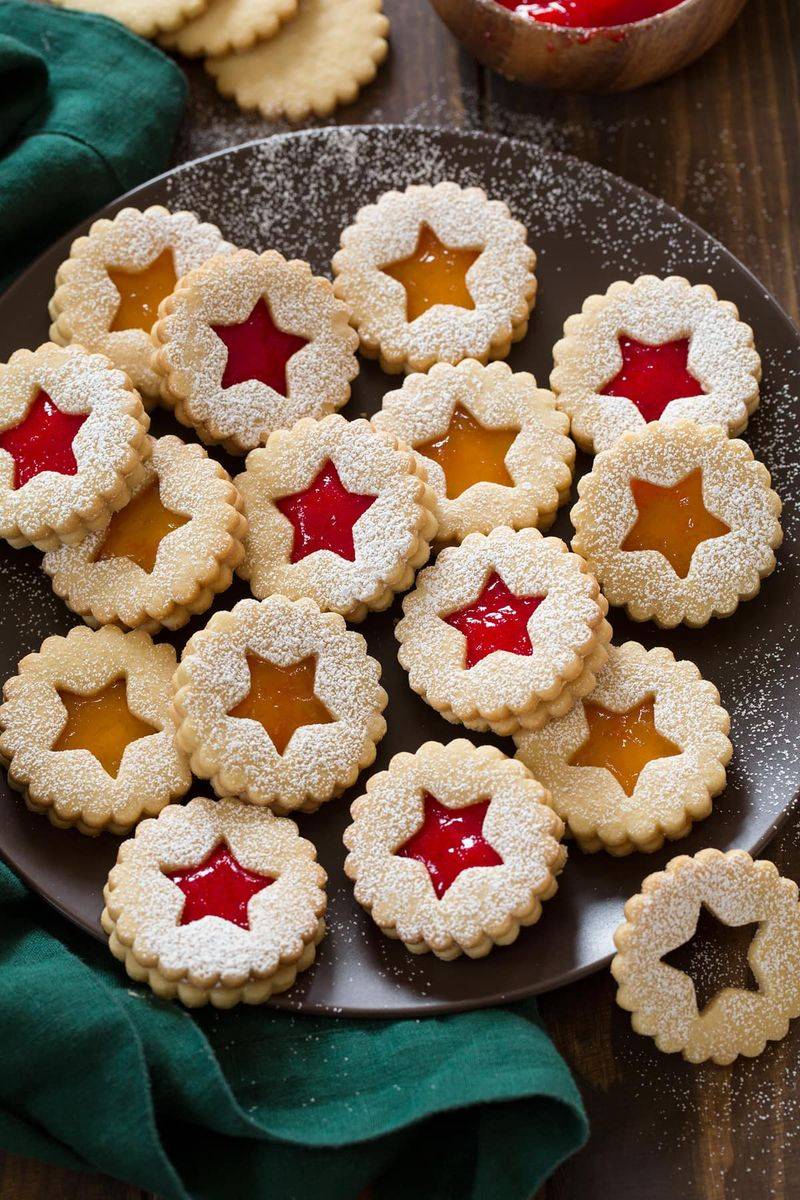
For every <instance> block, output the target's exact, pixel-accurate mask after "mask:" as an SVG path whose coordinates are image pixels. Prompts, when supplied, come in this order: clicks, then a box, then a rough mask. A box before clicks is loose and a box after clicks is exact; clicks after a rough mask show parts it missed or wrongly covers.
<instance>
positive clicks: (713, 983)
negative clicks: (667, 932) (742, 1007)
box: [661, 904, 760, 1013]
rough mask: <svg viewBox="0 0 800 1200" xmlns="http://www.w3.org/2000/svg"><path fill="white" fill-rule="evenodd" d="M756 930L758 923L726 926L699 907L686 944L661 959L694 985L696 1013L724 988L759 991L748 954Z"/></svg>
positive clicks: (704, 906) (711, 913)
mask: <svg viewBox="0 0 800 1200" xmlns="http://www.w3.org/2000/svg"><path fill="white" fill-rule="evenodd" d="M759 928H760V925H759V922H758V921H754V922H751V923H749V924H747V925H727V924H726V923H725V922H724V921H720V920H719V918H718V917H716V916H715V915H714V913H713V912H711V910H710V909H709V908H707V907H706V905H705V904H702V905H701V906H700V914H699V916H698V919H697V926H696V928H695V931H694V933H693V934H692V936H691V938H690V939H689V941H688V942H683V943H682V944H681V945H680V946H678V947H677V948H676V949H675V950H671V951H670V952H669V954H665V955H664V957H663V958H662V959H661V961H662V962H663V963H665V964H666V966H668V967H674V969H675V970H676V971H682V972H683V974H684V975H688V976H689V978H690V979H691V981H692V983H693V984H694V992H695V997H696V1000H697V1009H698V1012H700V1013H702V1012H704V1011H705V1009H706V1008H707V1007H708V1005H709V1004H710V1003H711V1002H712V1000H714V998H715V997H716V996H718V995H719V993H720V992H722V991H724V990H725V989H726V988H739V989H742V990H744V991H750V992H757V991H758V983H757V981H756V979H755V976H754V975H753V972H752V970H751V967H750V961H749V958H748V952H749V949H750V945H751V943H752V941H753V938H754V936H755V934H756V933H757V932H758V930H759Z"/></svg>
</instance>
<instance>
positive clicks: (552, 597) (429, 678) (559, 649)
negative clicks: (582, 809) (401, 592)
mask: <svg viewBox="0 0 800 1200" xmlns="http://www.w3.org/2000/svg"><path fill="white" fill-rule="evenodd" d="M607 611H608V605H607V603H606V601H605V599H604V598H603V596H602V595H601V593H600V588H599V587H598V584H597V580H596V579H595V578H594V576H593V575H590V574H589V571H588V570H587V567H586V563H585V562H584V561H583V559H581V558H579V557H578V556H577V555H576V554H570V552H569V550H568V549H567V547H566V546H565V544H564V543H563V542H562V541H561V540H560V539H559V538H544V537H542V535H541V534H540V533H539V531H538V530H536V529H523V530H520V531H519V532H517V533H515V532H514V531H513V530H511V529H506V528H503V527H502V526H501V527H500V528H498V529H494V530H492V532H491V533H489V534H488V535H486V536H484V535H483V534H480V533H471V534H470V535H469V537H467V538H465V540H464V541H463V542H462V543H461V545H460V546H454V547H450V548H448V549H446V550H443V551H442V553H441V554H440V555H439V557H438V559H437V561H436V563H435V564H434V566H432V567H428V568H427V569H426V570H425V571H422V572H421V573H420V575H419V576H418V578H417V584H416V587H415V589H414V591H413V592H411V593H410V594H409V595H408V596H406V598H405V600H404V601H403V613H404V614H405V615H404V617H403V619H402V621H401V622H400V623H399V625H398V626H397V630H396V633H397V638H398V641H399V642H400V652H399V656H398V657H399V659H400V663H401V665H402V666H403V667H405V669H406V670H407V671H408V675H409V683H410V684H411V687H412V688H413V690H414V691H415V692H417V693H418V694H419V695H420V696H422V698H423V700H425V701H426V702H427V703H428V704H430V705H431V707H433V708H435V709H436V710H437V711H438V712H440V713H441V714H442V716H443V717H445V718H446V719H447V720H448V721H452V722H460V723H461V724H462V725H466V726H467V727H468V728H469V729H476V730H481V731H485V730H487V729H492V730H493V731H494V732H495V733H498V734H501V735H505V734H509V733H515V732H516V731H517V730H519V729H539V728H541V726H542V725H544V724H546V722H547V721H550V720H553V719H555V718H556V717H561V716H564V714H565V713H567V712H569V710H570V709H571V708H572V706H573V704H574V703H575V702H576V700H578V699H579V698H580V697H581V696H584V695H586V694H587V693H588V692H590V691H591V690H592V688H593V687H594V684H595V675H596V673H597V672H598V671H599V669H600V668H601V667H602V666H603V664H604V662H605V661H606V659H607V657H608V649H607V645H608V641H609V639H610V637H611V627H610V626H609V624H608V622H607V621H606V620H605V615H606V612H607Z"/></svg>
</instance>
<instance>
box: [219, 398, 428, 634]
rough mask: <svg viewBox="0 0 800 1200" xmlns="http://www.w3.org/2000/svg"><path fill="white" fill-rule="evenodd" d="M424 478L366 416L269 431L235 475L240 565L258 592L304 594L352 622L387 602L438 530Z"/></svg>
mask: <svg viewBox="0 0 800 1200" xmlns="http://www.w3.org/2000/svg"><path fill="white" fill-rule="evenodd" d="M424 479H425V477H424V471H423V470H422V468H421V467H420V466H419V465H418V461H417V460H416V459H415V457H414V454H413V453H412V452H411V451H410V450H408V449H407V448H406V447H403V446H400V445H399V444H398V443H397V442H396V441H395V439H394V438H392V437H391V436H390V435H389V434H388V433H383V432H381V431H380V430H376V429H374V428H373V426H372V425H370V423H369V422H368V421H361V420H360V421H345V419H344V417H340V416H330V417H326V418H325V419H324V420H322V421H311V420H306V421H299V422H298V423H297V425H295V427H294V428H293V429H290V430H288V431H283V430H280V431H278V432H277V433H273V434H272V435H271V437H270V439H269V441H268V442H267V445H266V446H265V447H264V448H263V449H260V450H254V451H253V452H252V454H249V455H248V457H247V469H246V470H245V471H244V472H243V474H241V475H238V476H237V477H236V479H235V481H234V482H235V483H236V486H237V488H238V489H239V492H240V493H241V496H242V500H243V501H244V511H245V515H246V517H247V520H248V526H249V529H248V535H247V540H246V543H245V549H246V556H245V561H244V563H243V564H242V566H241V567H240V568H239V574H240V575H242V576H243V577H244V578H245V579H247V580H249V582H250V587H251V589H252V591H253V594H254V595H255V596H259V597H264V596H270V595H272V593H273V592H282V593H283V594H284V595H286V596H291V597H292V598H293V599H297V598H298V597H300V596H310V597H311V599H312V600H315V601H316V603H317V604H318V605H319V606H320V608H322V609H327V610H330V611H333V612H339V613H341V614H342V615H343V616H345V617H347V619H348V620H349V621H361V620H363V618H364V617H365V616H366V615H367V612H368V611H370V610H373V611H376V610H377V611H380V610H382V609H384V608H388V607H389V605H390V604H391V602H392V599H393V597H394V595H395V594H396V593H397V592H402V591H405V589H406V588H408V587H410V586H411V583H412V582H413V579H414V572H415V571H416V569H417V568H418V567H420V566H421V565H422V564H423V563H424V562H426V561H427V559H428V556H429V554H430V542H431V539H432V538H433V536H434V535H435V533H436V527H437V526H436V517H435V516H434V513H433V509H434V505H435V500H434V496H433V493H432V491H431V489H430V488H429V487H428V486H427V484H426V483H425V481H424Z"/></svg>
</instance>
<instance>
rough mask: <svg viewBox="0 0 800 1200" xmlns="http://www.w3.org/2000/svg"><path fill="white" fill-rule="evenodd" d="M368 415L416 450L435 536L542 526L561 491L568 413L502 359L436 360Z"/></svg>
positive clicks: (567, 463)
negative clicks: (431, 497) (431, 498)
mask: <svg viewBox="0 0 800 1200" xmlns="http://www.w3.org/2000/svg"><path fill="white" fill-rule="evenodd" d="M372 420H373V424H374V425H376V426H377V427H378V428H379V429H385V430H387V431H388V432H389V433H392V434H394V435H395V437H397V438H399V440H400V441H402V442H405V443H406V444H407V445H410V446H412V447H413V448H414V449H415V450H416V452H417V454H419V455H420V457H421V458H422V460H423V466H424V467H425V471H426V473H427V476H428V483H429V484H430V486H431V489H432V490H433V492H434V494H435V496H436V516H437V519H438V521H439V531H438V534H437V538H438V539H439V540H440V541H443V542H449V541H460V540H461V539H462V538H465V537H466V536H467V534H468V533H475V532H478V533H488V532H489V531H490V530H491V529H494V528H495V527H496V526H498V525H507V526H509V527H510V528H513V529H521V528H523V527H524V526H528V525H533V526H536V527H537V528H539V529H546V528H547V527H548V526H549V525H550V524H552V521H553V519H554V517H555V515H556V510H557V508H558V506H559V504H563V502H564V501H565V500H566V498H567V496H568V495H569V489H570V484H571V482H572V466H573V463H574V461H575V447H574V445H573V443H572V442H571V441H570V439H569V437H568V436H567V434H568V432H569V420H568V418H567V417H566V416H565V415H564V414H563V413H560V412H557V411H556V407H555V402H554V399H553V395H552V392H548V391H546V390H545V389H544V388H539V387H537V386H536V380H535V379H534V377H533V376H532V375H529V374H528V373H527V372H518V373H516V374H515V373H513V372H512V371H511V368H510V367H508V366H506V364H505V363H491V364H490V365H489V366H488V367H487V366H483V365H482V364H481V363H478V362H475V360H474V359H465V360H464V362H462V363H459V365H458V366H457V367H453V366H450V365H449V364H447V363H437V364H436V365H435V366H434V367H432V368H431V370H430V371H429V372H428V374H427V375H422V374H419V375H409V376H408V377H407V378H406V380H405V383H404V384H403V386H402V388H400V389H399V390H398V391H395V392H389V393H388V394H387V395H386V396H384V398H383V406H382V408H381V411H380V412H379V413H377V414H376V416H374V417H373V419H372Z"/></svg>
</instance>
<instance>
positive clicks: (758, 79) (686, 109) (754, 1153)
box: [0, 0, 800, 1200]
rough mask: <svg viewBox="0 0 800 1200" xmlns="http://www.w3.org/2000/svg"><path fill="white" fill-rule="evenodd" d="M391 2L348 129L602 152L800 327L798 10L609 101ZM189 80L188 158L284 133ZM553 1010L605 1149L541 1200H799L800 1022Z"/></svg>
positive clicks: (44, 1192)
mask: <svg viewBox="0 0 800 1200" xmlns="http://www.w3.org/2000/svg"><path fill="white" fill-rule="evenodd" d="M385 7H386V10H387V12H388V13H389V16H390V17H391V19H392V26H393V28H392V53H391V58H390V61H389V63H388V65H387V67H386V68H385V69H384V70H383V71H382V72H381V75H380V76H379V79H378V80H377V81H376V83H375V84H374V85H373V86H371V87H370V88H368V89H367V90H366V91H365V92H364V93H363V94H362V96H361V98H360V99H359V100H358V102H357V103H356V104H355V105H353V106H352V107H351V108H348V109H345V110H343V111H342V112H341V113H340V114H338V116H337V120H338V122H339V123H366V122H372V121H408V120H414V121H417V122H421V123H427V124H441V125H448V126H451V127H460V128H482V129H487V130H494V131H497V132H499V133H504V134H511V135H514V136H517V137H524V138H530V139H532V140H535V141H536V142H537V143H539V144H542V145H544V146H545V147H550V148H552V149H557V150H563V151H567V152H569V153H572V154H576V155H578V156H579V157H581V158H585V159H589V160H591V161H592V162H595V163H598V164H600V165H602V166H604V167H607V168H608V169H609V170H612V171H615V172H617V173H618V174H620V175H622V176H624V177H625V178H627V179H629V180H631V181H632V182H634V183H637V184H639V185H641V186H642V187H644V188H646V189H648V190H649V191H651V192H654V193H655V194H656V195H659V196H661V197H663V198H664V199H666V200H667V201H669V202H670V203H671V204H674V205H675V206H676V207H678V208H680V209H681V210H682V211H683V212H684V213H686V214H687V215H688V216H689V217H692V218H693V219H694V220H696V221H697V222H698V223H699V224H700V225H702V226H704V227H705V228H706V229H707V230H709V231H710V232H711V233H713V234H715V235H716V236H717V237H718V238H719V239H720V240H721V241H722V242H724V243H725V245H726V246H728V247H729V249H730V250H732V251H733V253H734V254H736V255H737V256H738V257H739V258H741V259H742V261H743V262H745V263H746V264H747V265H748V266H749V267H750V268H751V269H752V270H753V271H754V273H755V274H756V275H757V276H759V278H760V279H762V280H763V282H764V283H765V285H766V286H767V287H768V288H769V289H770V290H771V291H772V292H773V293H774V294H775V295H776V296H777V297H778V299H779V300H780V301H781V302H782V303H783V305H784V307H785V308H786V309H787V310H788V311H789V313H790V314H791V315H792V316H793V317H794V318H795V320H797V319H798V318H800V294H799V288H800V283H799V281H800V271H799V270H798V267H799V266H800V263H799V261H798V258H799V256H800V220H798V215H797V213H798V195H800V144H799V143H798V131H799V130H800V82H799V76H800V54H799V53H798V47H800V5H798V4H797V2H796V0H750V3H749V4H748V5H747V7H746V9H745V11H744V14H743V16H742V17H741V18H740V20H739V21H738V22H737V24H736V25H735V26H734V28H733V29H732V30H731V32H730V33H729V34H728V35H727V37H726V38H725V39H724V40H723V41H722V42H721V43H720V44H719V45H718V46H717V47H716V48H715V49H714V50H712V51H711V53H710V54H708V55H707V56H706V57H705V58H703V59H702V60H701V61H700V62H698V63H696V64H695V65H694V66H693V67H691V68H689V69H688V70H686V71H684V72H682V73H681V74H680V75H677V76H675V77H673V78H672V79H668V80H666V81H664V82H663V83H660V84H657V85H654V86H651V87H649V88H646V89H644V90H642V91H639V92H633V93H629V94H625V95H617V96H608V97H602V98H597V97H595V98H587V97H580V96H571V95H568V94H558V95H557V94H554V93H548V92H537V91H530V90H525V89H522V88H520V87H518V86H515V85H512V84H509V83H507V82H505V81H504V80H502V79H501V78H499V77H498V76H494V75H491V74H489V73H488V72H486V71H485V70H484V69H483V68H480V67H479V66H478V65H477V64H476V63H475V62H474V61H472V60H470V59H468V58H467V57H466V56H465V55H463V54H461V53H460V52H459V50H458V48H457V46H456V44H455V42H454V41H453V39H452V38H451V37H450V36H449V35H448V34H447V32H446V30H445V29H444V28H443V27H442V26H441V25H440V23H439V22H438V20H437V19H436V17H435V16H434V15H433V13H432V12H431V11H430V10H429V9H428V7H427V5H426V4H423V3H422V2H421V0H415V2H414V3H409V0H385ZM188 74H189V78H190V81H191V85H192V97H191V102H190V109H189V113H188V115H187V119H186V121H185V123H184V128H183V131H182V133H181V136H180V139H179V143H178V146H177V149H176V161H184V160H188V159H190V158H193V157H196V156H197V155H199V154H204V153H208V152H211V151H213V150H216V149H222V148H223V147H225V146H229V145H234V144H236V143H238V142H242V141H245V140H247V139H249V138H254V137H261V136H264V135H265V134H267V133H269V132H271V127H269V126H267V125H265V123H264V122H263V121H261V120H259V119H258V118H255V117H245V116H242V115H241V114H239V113H237V111H236V110H235V109H234V108H233V107H232V106H231V105H229V104H227V103H225V102H223V101H221V100H219V99H218V98H217V97H216V96H215V93H214V89H213V85H212V83H211V81H210V80H209V79H208V78H207V77H206V76H205V75H204V74H203V71H202V68H201V67H200V66H197V65H193V66H191V67H190V68H189V71H188ZM721 802H724V801H721ZM769 857H771V858H774V860H775V862H776V863H777V864H778V866H779V868H780V869H781V871H783V872H784V873H785V874H788V875H790V876H793V877H794V878H800V831H799V830H798V828H797V827H795V826H794V825H793V824H792V823H790V824H789V826H788V827H787V828H786V829H785V830H784V832H783V834H782V835H781V836H780V837H779V838H778V839H777V840H776V841H775V842H774V843H773V845H772V846H771V847H770V849H769ZM609 870H613V862H609ZM646 872H647V862H646V860H645V859H643V860H642V874H643V875H644V874H646ZM541 1011H542V1015H543V1017H544V1019H545V1021H546V1023H547V1026H548V1029H549V1030H550V1032H551V1034H552V1035H553V1037H554V1038H555V1040H556V1043H557V1044H558V1046H559V1048H560V1049H561V1051H562V1053H563V1054H564V1055H565V1057H566V1059H567V1061H568V1062H569V1063H570V1065H571V1067H572V1069H573V1071H574V1073H575V1077H576V1079H577V1081H578V1084H579V1086H580V1088H581V1090H582V1092H583V1095H584V1098H585V1101H586V1105H587V1108H588V1110H589V1114H590V1118H591V1122H592V1139H591V1142H590V1144H589V1146H588V1148H587V1149H586V1150H584V1151H583V1152H582V1153H581V1154H579V1155H578V1156H577V1157H576V1158H575V1159H573V1160H572V1161H571V1162H570V1163H568V1164H567V1165H566V1166H564V1167H563V1168H561V1170H560V1171H559V1172H558V1173H557V1174H556V1176H555V1177H554V1179H553V1180H551V1181H550V1183H549V1184H548V1185H547V1186H546V1188H545V1189H544V1190H543V1192H542V1195H541V1198H540V1200H577V1198H578V1197H580V1198H582V1200H583V1198H585V1200H595V1198H597V1200H605V1198H606V1197H608V1196H613V1197H614V1200H676V1198H680V1200H768V1198H769V1200H773V1198H774V1200H796V1197H797V1196H798V1194H800V1184H798V1180H800V1087H798V1083H800V1079H798V1069H797V1064H798V1061H799V1060H800V1022H795V1024H794V1026H793V1027H792V1030H791V1032H790V1034H789V1036H788V1038H786V1040H785V1041H784V1042H782V1043H780V1044H779V1045H776V1046H770V1047H768V1049H767V1050H766V1051H765V1053H764V1054H763V1055H762V1056H761V1057H760V1058H758V1059H755V1060H753V1061H752V1062H751V1061H744V1062H740V1063H737V1064H735V1065H734V1066H733V1067H730V1068H714V1067H701V1068H698V1067H691V1066H688V1065H685V1064H682V1063H680V1062H679V1063H676V1062H675V1060H673V1059H666V1058H665V1057H664V1056H662V1055H660V1054H659V1053H658V1052H657V1051H656V1050H655V1049H654V1048H653V1046H652V1044H651V1043H650V1042H649V1041H647V1040H645V1039H643V1038H638V1037H636V1036H635V1035H634V1034H633V1033H632V1032H631V1030H630V1025H629V1021H628V1017H627V1015H626V1014H624V1013H623V1012H621V1011H620V1010H619V1009H618V1008H617V1007H616V1005H615V1004H614V989H613V986H612V981H611V978H610V976H609V975H607V974H606V973H601V974H599V975H596V976H594V977H592V978H590V979H587V980H585V981H583V982H582V983H579V984H575V985H573V986H572V987H569V988H565V989H563V990H561V991H559V992H555V993H553V994H551V995H549V996H546V997H544V998H543V999H542V1002H541ZM233 1194H234V1193H233V1192H232V1193H231V1195H232V1196H233ZM265 1194H266V1185H265ZM0 1196H2V1198H3V1200H144V1193H141V1192H139V1191H138V1190H137V1189H135V1188H130V1187H126V1186H125V1185H122V1184H116V1183H114V1182H112V1181H110V1180H103V1179H98V1178H96V1177H88V1176H82V1175H75V1174H73V1173H72V1172H67V1171H61V1170H57V1169H55V1168H52V1167H47V1166H45V1165H42V1164H38V1163H28V1162H24V1161H22V1160H19V1159H15V1158H13V1157H11V1156H6V1157H5V1159H2V1160H0Z"/></svg>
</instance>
